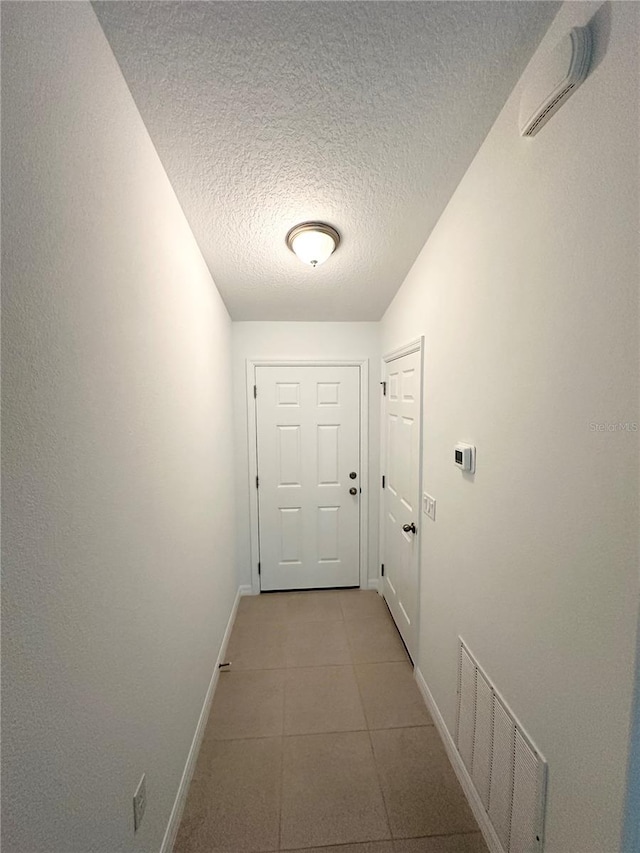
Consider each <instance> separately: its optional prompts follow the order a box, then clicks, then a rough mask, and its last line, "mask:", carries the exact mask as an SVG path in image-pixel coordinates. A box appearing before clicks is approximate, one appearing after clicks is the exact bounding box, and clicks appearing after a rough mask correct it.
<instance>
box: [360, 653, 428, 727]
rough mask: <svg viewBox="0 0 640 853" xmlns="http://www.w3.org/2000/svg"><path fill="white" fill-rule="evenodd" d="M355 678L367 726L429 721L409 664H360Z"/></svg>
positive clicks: (387, 725) (398, 725) (415, 724)
mask: <svg viewBox="0 0 640 853" xmlns="http://www.w3.org/2000/svg"><path fill="white" fill-rule="evenodd" d="M356 678H357V679H358V686H359V687H360V695H361V696H362V704H363V705H364V713H365V716H366V718H367V723H368V725H369V728H370V729H389V728H404V727H407V726H428V725H432V724H433V720H432V719H431V716H430V715H429V712H428V711H427V708H426V705H425V704H424V700H423V698H422V696H421V695H420V691H419V690H418V686H417V684H416V682H415V679H414V677H413V669H412V667H411V664H410V663H408V662H398V663H370V664H360V665H358V666H356Z"/></svg>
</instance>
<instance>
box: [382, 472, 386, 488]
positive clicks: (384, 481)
mask: <svg viewBox="0 0 640 853" xmlns="http://www.w3.org/2000/svg"><path fill="white" fill-rule="evenodd" d="M386 482H387V481H386V478H385V476H384V474H383V475H382V488H383V489H384V484H385V483H386Z"/></svg>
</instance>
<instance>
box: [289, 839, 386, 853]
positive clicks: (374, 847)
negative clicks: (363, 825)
mask: <svg viewBox="0 0 640 853" xmlns="http://www.w3.org/2000/svg"><path fill="white" fill-rule="evenodd" d="M289 853H393V842H392V841H365V842H364V844H339V845H338V846H337V847H333V846H332V847H303V848H302V849H301V850H290V851H289Z"/></svg>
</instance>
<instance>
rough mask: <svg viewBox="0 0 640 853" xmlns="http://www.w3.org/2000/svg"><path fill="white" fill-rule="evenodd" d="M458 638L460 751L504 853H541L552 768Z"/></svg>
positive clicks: (457, 739)
mask: <svg viewBox="0 0 640 853" xmlns="http://www.w3.org/2000/svg"><path fill="white" fill-rule="evenodd" d="M459 639H460V649H459V664H458V721H457V729H456V747H457V749H458V752H459V754H460V757H461V758H462V761H463V762H464V765H465V767H466V768H467V771H468V773H469V777H470V780H471V782H472V784H473V786H474V787H475V789H476V791H477V793H478V796H479V798H480V800H481V801H482V804H483V805H484V808H485V810H486V812H487V816H488V818H489V820H490V822H491V825H492V826H493V829H494V832H495V834H496V837H497V838H498V839H499V841H500V845H501V847H502V850H503V853H541V851H542V849H543V831H544V806H545V795H546V781H547V763H546V761H545V760H544V758H543V757H542V755H541V754H540V752H539V750H538V749H536V747H535V746H534V744H533V742H532V741H531V739H530V738H529V736H528V735H527V734H526V732H525V731H524V729H523V728H522V726H521V725H520V724H519V723H518V721H517V720H516V719H515V717H514V715H513V713H512V712H511V711H510V709H509V707H508V706H507V705H506V703H505V702H504V700H503V699H502V697H500V696H499V695H498V693H497V692H496V689H495V687H494V686H493V684H492V683H491V681H490V680H489V679H488V678H487V676H486V674H485V673H484V672H483V671H482V670H481V669H480V667H479V665H478V663H477V661H476V660H475V658H474V657H473V655H472V654H471V652H470V651H469V649H468V648H467V646H466V645H465V643H464V642H463V640H462V639H461V638H459Z"/></svg>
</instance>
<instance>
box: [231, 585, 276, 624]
mask: <svg viewBox="0 0 640 853" xmlns="http://www.w3.org/2000/svg"><path fill="white" fill-rule="evenodd" d="M288 598H289V593H287V592H269V593H261V594H260V595H243V596H242V598H241V599H240V601H239V603H238V612H237V614H236V621H235V624H236V625H238V624H246V623H247V622H251V623H255V622H282V621H283V620H284V619H285V617H286V614H287V599H288Z"/></svg>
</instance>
